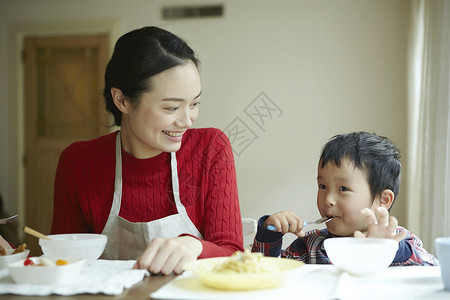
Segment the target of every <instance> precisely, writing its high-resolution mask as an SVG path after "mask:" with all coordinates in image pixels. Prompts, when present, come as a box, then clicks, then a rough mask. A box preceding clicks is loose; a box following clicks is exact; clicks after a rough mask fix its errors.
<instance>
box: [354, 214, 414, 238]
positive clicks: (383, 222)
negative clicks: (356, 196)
mask: <svg viewBox="0 0 450 300" xmlns="http://www.w3.org/2000/svg"><path fill="white" fill-rule="evenodd" d="M361 214H362V215H364V216H365V217H366V220H367V223H368V224H369V226H368V229H367V233H362V232H361V231H359V230H358V231H355V233H354V236H355V237H357V238H362V237H372V238H385V239H393V240H396V241H398V242H399V241H401V240H403V239H404V238H405V237H406V234H407V232H406V231H402V232H399V233H396V229H397V226H398V221H397V219H396V218H395V217H392V216H391V217H390V216H389V212H388V211H387V210H386V209H385V208H383V207H378V208H377V209H375V213H374V212H373V211H372V210H371V209H369V208H364V209H362V210H361Z"/></svg>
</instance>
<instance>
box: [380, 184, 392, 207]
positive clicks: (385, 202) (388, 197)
mask: <svg viewBox="0 0 450 300" xmlns="http://www.w3.org/2000/svg"><path fill="white" fill-rule="evenodd" d="M394 197H395V195H394V192H393V191H391V190H390V189H385V190H383V191H382V192H381V195H380V205H379V207H384V208H386V210H388V211H389V209H390V208H391V206H392V203H393V202H394Z"/></svg>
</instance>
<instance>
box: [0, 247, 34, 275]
mask: <svg viewBox="0 0 450 300" xmlns="http://www.w3.org/2000/svg"><path fill="white" fill-rule="evenodd" d="M5 251H6V255H4V256H0V270H1V269H4V268H6V267H7V266H8V265H9V264H11V263H13V262H16V261H18V260H22V259H25V258H27V257H28V254H29V253H30V250H28V249H25V250H24V251H23V252H19V253H16V254H12V253H13V251H14V249H6V250H5Z"/></svg>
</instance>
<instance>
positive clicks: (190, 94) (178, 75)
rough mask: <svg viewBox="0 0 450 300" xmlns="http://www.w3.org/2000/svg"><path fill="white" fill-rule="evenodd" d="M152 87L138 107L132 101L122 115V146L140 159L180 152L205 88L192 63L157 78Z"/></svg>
mask: <svg viewBox="0 0 450 300" xmlns="http://www.w3.org/2000/svg"><path fill="white" fill-rule="evenodd" d="M151 87H152V90H151V91H150V92H147V93H144V94H143V95H142V97H141V99H140V102H139V104H138V105H135V106H134V107H133V106H132V105H130V103H129V102H128V103H127V110H126V112H125V113H122V126H121V131H122V134H121V137H122V147H123V149H124V150H125V151H127V152H128V153H130V154H131V155H133V156H134V157H137V158H149V157H153V156H156V155H158V154H160V153H161V152H175V151H178V150H179V149H180V147H181V139H182V137H183V134H184V133H185V132H186V130H187V129H189V128H190V127H191V126H192V123H193V122H194V121H195V120H196V119H197V117H198V105H199V99H200V94H201V91H202V88H201V83H200V76H199V73H198V70H197V67H196V66H195V64H194V63H193V62H192V61H189V62H188V63H187V64H185V65H179V66H176V67H173V68H170V69H168V70H166V71H164V72H161V73H159V74H157V75H155V76H153V77H152V78H151Z"/></svg>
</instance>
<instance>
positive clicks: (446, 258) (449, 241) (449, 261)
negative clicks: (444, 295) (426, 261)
mask: <svg viewBox="0 0 450 300" xmlns="http://www.w3.org/2000/svg"><path fill="white" fill-rule="evenodd" d="M434 245H435V247H436V254H437V259H438V260H439V264H440V267H441V276H442V282H443V283H444V289H445V290H447V291H450V237H438V238H436V239H435V241H434Z"/></svg>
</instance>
